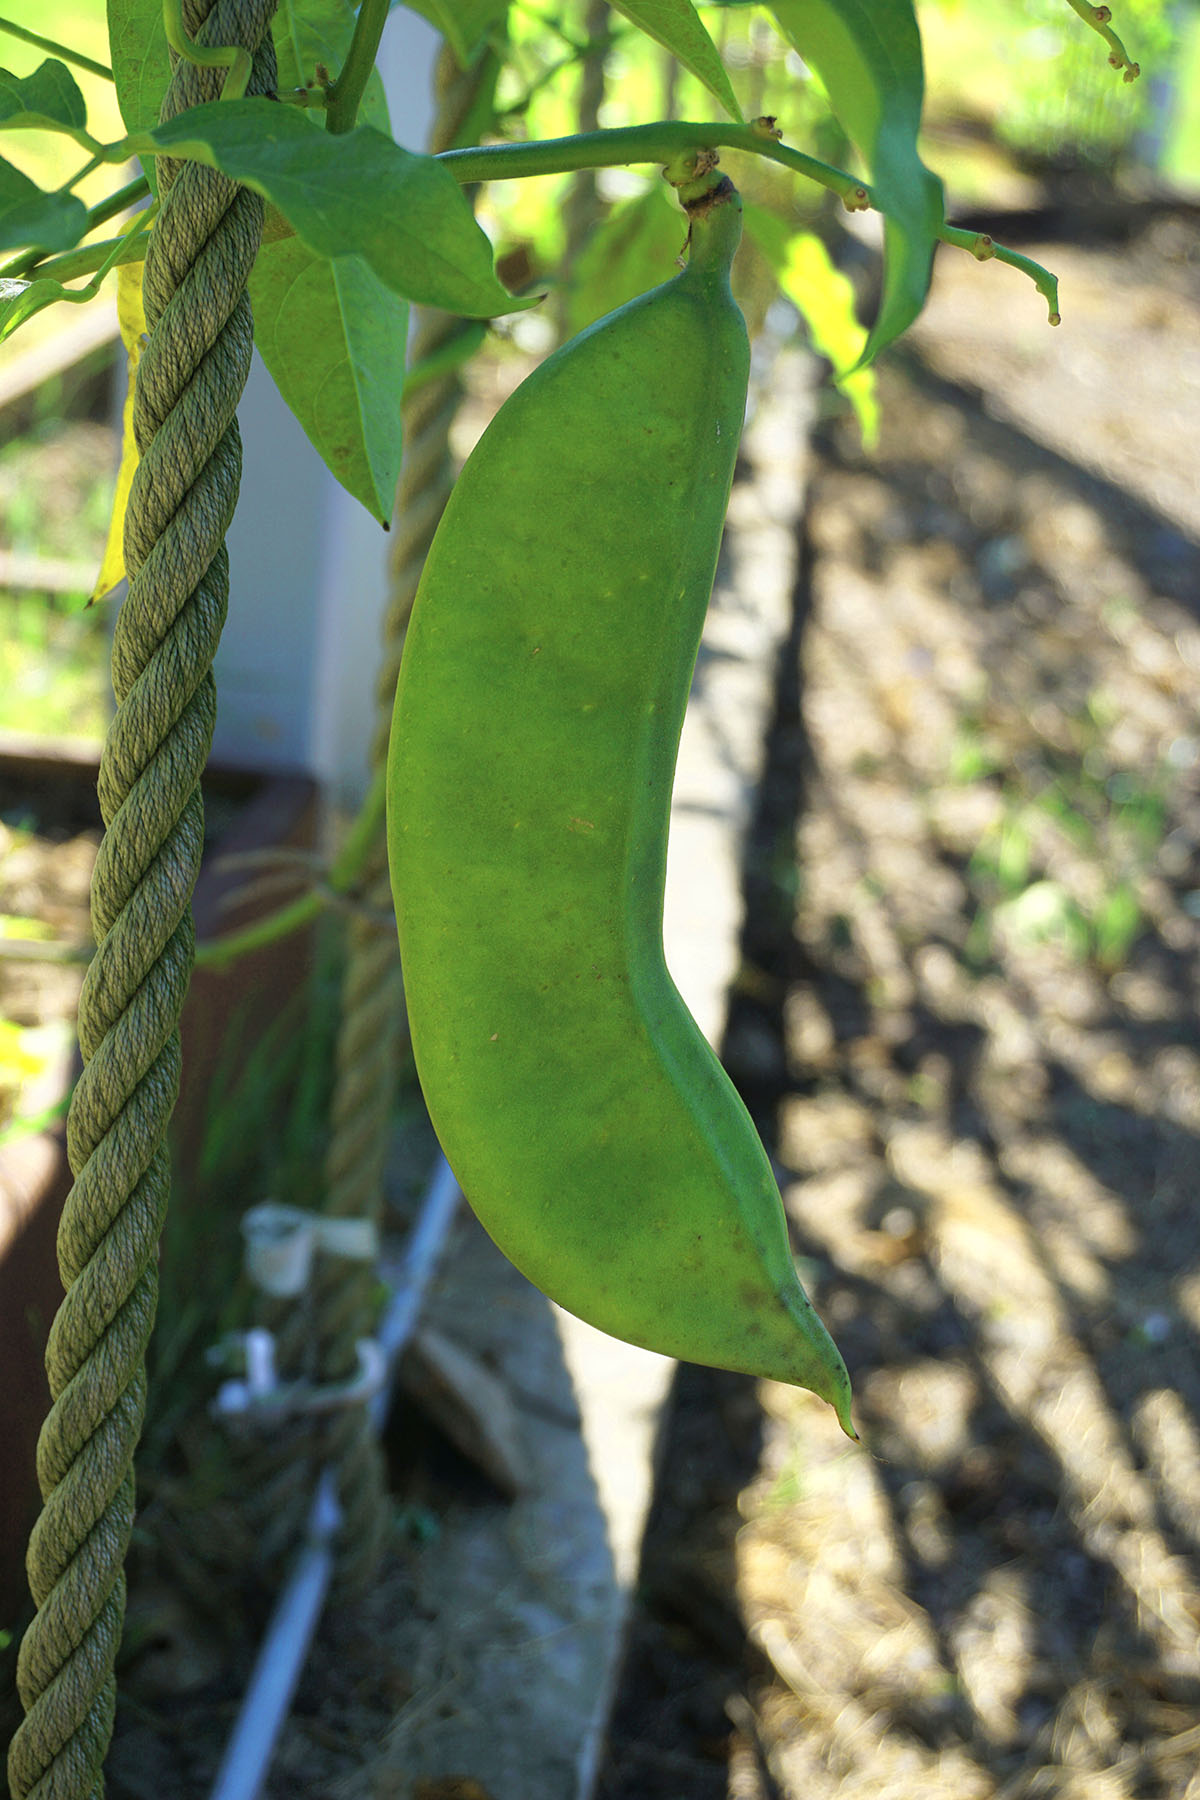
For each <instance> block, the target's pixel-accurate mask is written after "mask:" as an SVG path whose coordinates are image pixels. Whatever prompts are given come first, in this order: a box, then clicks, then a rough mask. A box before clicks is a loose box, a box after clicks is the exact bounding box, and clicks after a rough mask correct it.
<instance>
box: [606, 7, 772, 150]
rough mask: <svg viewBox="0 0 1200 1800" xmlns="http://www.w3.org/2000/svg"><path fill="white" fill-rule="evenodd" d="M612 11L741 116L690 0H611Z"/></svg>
mask: <svg viewBox="0 0 1200 1800" xmlns="http://www.w3.org/2000/svg"><path fill="white" fill-rule="evenodd" d="M612 5H613V11H614V12H619V13H624V15H625V17H626V18H627V19H628V20H629V22H630V24H631V25H636V26H637V28H638V30H639V31H644V32H645V34H646V36H647V37H651V38H653V39H654V41H655V43H658V44H662V46H663V47H664V49H666V50H669V51H670V53H671V55H672V56H673V57H675V58H676V59H677V61H679V62H681V63H682V64H683V66H684V68H685V69H687V70H688V71H689V72H690V73H691V74H693V75H694V76H695V77H696V80H697V81H699V82H701V83H702V84H703V85H704V86H705V87H706V88H707V89H708V91H709V93H710V94H712V95H713V96H714V98H716V99H717V100H719V101H720V103H721V105H722V106H723V107H724V108H725V111H726V112H727V113H728V114H729V116H730V118H731V119H737V120H738V121H739V122H740V121H741V118H742V109H741V107H740V106H739V105H738V101H737V95H736V94H735V93H734V91H733V88H732V87H731V86H730V82H729V76H728V75H727V74H726V72H725V65H724V63H723V62H722V61H721V58H720V56H719V54H718V52H717V47H716V45H715V44H714V43H713V41H712V39H711V38H710V37H709V35H708V33H707V31H706V30H705V29H704V27H703V25H702V24H701V23H700V19H699V17H698V15H697V12H696V9H695V7H694V6H693V5H692V0H612Z"/></svg>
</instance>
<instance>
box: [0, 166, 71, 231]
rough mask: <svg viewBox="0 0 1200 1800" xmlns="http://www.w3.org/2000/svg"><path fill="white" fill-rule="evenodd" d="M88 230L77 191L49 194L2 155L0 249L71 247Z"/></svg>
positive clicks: (0, 176) (0, 170)
mask: <svg viewBox="0 0 1200 1800" xmlns="http://www.w3.org/2000/svg"><path fill="white" fill-rule="evenodd" d="M86 230H87V207H86V206H85V205H84V204H83V201H82V200H79V199H77V198H76V196H75V195H74V194H47V193H45V192H43V190H42V189H41V188H40V187H39V186H38V185H37V183H36V182H35V181H31V180H30V179H29V177H28V175H24V174H22V172H21V171H20V169H14V168H13V167H12V165H11V163H7V162H5V161H4V159H3V157H0V250H24V249H26V248H30V249H32V248H35V247H36V248H37V249H39V250H70V249H71V248H73V246H74V245H75V244H77V243H78V242H79V240H80V238H81V237H82V236H83V234H84V232H85V231H86Z"/></svg>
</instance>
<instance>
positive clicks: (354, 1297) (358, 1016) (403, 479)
mask: <svg viewBox="0 0 1200 1800" xmlns="http://www.w3.org/2000/svg"><path fill="white" fill-rule="evenodd" d="M491 74H492V70H491V68H490V66H489V58H488V57H487V56H482V57H480V58H479V59H478V60H477V61H476V63H475V64H474V65H473V66H472V67H471V68H470V69H467V70H463V69H461V68H460V67H459V65H458V63H457V62H456V61H455V59H454V57H453V56H452V55H451V53H450V52H449V51H448V50H446V49H443V50H442V52H441V55H440V56H439V59H438V63H437V68H436V72H435V77H434V100H435V108H436V111H435V117H434V122H433V126H432V128H431V131H430V139H429V149H430V151H431V152H434V153H436V152H437V151H439V150H444V149H449V148H450V147H451V146H452V145H453V144H455V143H456V142H457V141H458V139H459V135H460V133H461V131H462V130H463V127H464V124H465V122H466V121H467V119H468V118H469V117H470V115H471V112H472V109H473V108H474V106H475V103H476V101H477V99H478V97H479V95H480V92H481V89H482V86H483V84H484V82H485V81H487V80H488V79H489V77H490V75H491ZM461 329H462V325H461V322H460V321H459V320H458V319H456V318H453V317H451V316H449V315H447V314H444V313H438V312H433V311H422V312H420V313H419V314H418V315H417V319H416V323H415V327H414V338H413V358H414V360H415V361H417V362H420V361H423V360H424V359H425V357H427V356H428V355H430V354H431V353H432V352H433V351H434V350H435V349H438V348H440V347H441V346H442V345H443V344H445V343H446V342H447V341H448V340H449V339H450V338H452V337H453V336H455V335H457V333H458V332H459V331H460V330H461ZM461 393H462V388H461V384H460V382H459V380H458V377H457V375H456V374H455V373H451V374H449V375H446V376H444V377H441V378H437V379H434V380H431V381H429V382H427V383H425V385H424V386H423V387H420V388H418V389H417V391H416V392H415V393H414V394H413V395H411V396H410V398H409V399H408V401H406V403H405V407H404V462H403V465H402V468H401V473H400V480H399V484H398V487H397V492H396V514H397V525H396V536H395V542H394V548H393V553H392V558H391V563H390V570H389V575H390V579H389V595H388V607H387V612H386V615H385V618H384V623H383V631H382V638H383V643H382V650H381V655H380V665H379V674H378V679H377V684H376V693H375V730H374V734H373V737H372V742H371V750H370V767H371V770H372V772H374V771H376V770H378V769H380V768H381V767H382V766H383V765H384V763H385V762H386V760H387V747H388V736H389V732H390V729H391V718H392V703H393V700H394V697H395V690H396V677H397V675H398V673H399V668H400V655H401V651H402V650H403V647H404V636H405V632H406V630H407V626H408V619H409V615H410V613H411V611H412V603H413V599H414V597H415V595H416V591H417V582H418V580H419V579H420V574H421V569H422V566H423V565H424V561H425V557H426V554H427V552H428V550H429V545H430V543H431V541H432V539H433V534H434V531H435V530H436V528H437V523H438V520H439V519H440V518H441V516H442V510H443V508H444V507H445V504H446V501H447V500H448V498H449V496H450V490H451V488H452V487H453V485H454V470H453V463H452V459H451V454H450V427H451V425H452V423H453V420H454V415H455V413H456V412H457V410H458V404H459V400H460V398H461ZM360 894H361V898H362V901H363V905H364V909H365V911H364V914H360V915H358V916H356V917H355V918H354V919H353V920H352V921H351V923H350V927H349V932H348V941H347V957H346V969H345V974H344V977H343V986H342V1011H341V1029H340V1033H339V1037H338V1045H337V1063H336V1073H335V1083H334V1093H333V1102H332V1110H331V1136H330V1144H329V1151H328V1155H327V1158H326V1165H325V1170H326V1200H325V1206H326V1210H327V1211H328V1212H329V1213H331V1214H335V1215H338V1216H341V1217H360V1218H373V1219H376V1220H378V1219H379V1218H380V1216H381V1214H382V1210H383V1177H384V1164H385V1160H386V1156H387V1150H388V1141H389V1137H390V1133H391V1128H392V1117H393V1109H394V1105H395V1098H396V1082H397V1074H398V1069H399V1061H400V1050H401V1046H402V1043H403V1037H404V988H403V983H402V979H401V973H400V956H399V951H398V948H397V944H396V932H395V928H394V926H393V925H392V924H391V923H390V915H391V907H392V898H391V888H390V884H389V880H388V866H387V845H386V841H385V836H384V833H383V831H382V830H381V831H380V833H379V835H378V838H377V839H376V842H375V843H374V845H373V846H372V849H371V852H370V855H369V857H368V860H367V862H366V865H365V867H364V870H363V875H362V879H361V884H360ZM370 915H374V916H375V917H376V918H378V917H380V916H382V917H383V918H385V919H387V920H388V921H389V922H388V924H387V925H385V926H382V927H381V926H380V925H379V924H376V923H372V921H371V917H370ZM314 1297H315V1304H316V1329H317V1337H318V1357H319V1361H320V1365H321V1370H322V1379H324V1380H326V1381H340V1380H345V1379H347V1378H348V1377H349V1375H350V1374H351V1373H352V1372H353V1369H354V1366H355V1348H354V1346H355V1342H356V1340H357V1339H358V1338H359V1337H361V1336H362V1335H363V1333H364V1331H368V1330H370V1328H371V1326H372V1324H373V1322H374V1314H375V1300H374V1277H373V1274H372V1272H371V1271H370V1270H368V1269H356V1270H354V1272H352V1273H351V1272H348V1271H347V1270H346V1267H345V1265H344V1264H342V1265H338V1264H326V1265H325V1267H324V1268H323V1269H321V1270H319V1272H318V1281H317V1286H316V1291H315V1296H314ZM322 1460H324V1461H327V1462H331V1463H332V1464H333V1465H334V1466H335V1467H336V1468H337V1469H338V1473H339V1492H340V1498H341V1503H342V1507H343V1512H344V1518H345V1523H344V1529H343V1532H342V1539H341V1544H342V1548H341V1554H340V1560H339V1576H340V1578H341V1579H342V1581H343V1582H344V1583H345V1584H346V1585H347V1586H349V1587H361V1586H362V1585H364V1584H365V1582H366V1581H367V1580H369V1579H370V1576H371V1573H372V1571H373V1569H374V1568H375V1566H376V1564H377V1561H378V1557H379V1554H380V1550H381V1547H382V1534H383V1528H384V1524H385V1520H386V1511H385V1507H384V1504H383V1502H384V1492H385V1480H384V1473H383V1463H382V1457H381V1453H380V1451H379V1448H378V1445H377V1443H376V1440H375V1437H374V1434H373V1432H372V1430H371V1426H370V1421H369V1418H368V1416H367V1413H366V1411H365V1409H362V1408H360V1409H357V1410H355V1411H353V1412H348V1413H342V1414H337V1415H335V1416H334V1418H333V1419H332V1421H331V1422H330V1424H329V1426H328V1427H327V1430H326V1432H325V1433H324V1442H323V1444H322Z"/></svg>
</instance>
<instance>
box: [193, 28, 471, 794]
mask: <svg viewBox="0 0 1200 1800" xmlns="http://www.w3.org/2000/svg"><path fill="white" fill-rule="evenodd" d="M439 44H440V39H439V38H438V36H437V34H436V32H434V30H433V29H432V27H431V26H429V25H427V24H426V22H425V21H424V20H423V19H421V18H419V17H418V16H417V15H416V14H415V13H412V12H409V11H408V10H407V9H405V8H403V7H398V8H397V9H396V10H395V11H394V12H393V13H392V14H391V16H390V18H389V20H388V24H387V29H386V30H385V33H384V39H383V44H382V46H381V51H380V57H379V68H380V72H381V74H382V76H383V81H384V86H385V88H386V91H387V97H388V106H389V109H390V112H391V120H392V132H393V135H394V136H395V138H396V140H397V142H398V143H400V144H403V145H404V147H405V148H406V149H409V150H420V149H423V148H424V145H425V141H426V137H427V134H428V131H429V126H430V123H431V119H432V110H433V108H432V99H431V93H432V76H433V67H434V62H435V60H436V56H437V51H438V47H439ZM397 404H399V396H397ZM238 418H239V420H240V423H241V428H242V439H243V444H244V453H245V460H244V466H243V473H242V489H241V496H240V499H239V501H238V510H237V515H236V517H235V518H234V522H233V525H232V527H231V529H230V532H229V540H228V541H229V561H230V599H229V619H228V622H227V624H226V627H225V632H224V636H223V637H222V640H221V647H220V650H219V651H218V654H217V661H216V676H217V697H218V713H217V731H216V737H215V740H214V744H213V758H214V760H215V761H219V762H222V763H233V764H236V765H237V766H239V767H242V768H251V769H264V770H266V769H273V770H283V769H287V770H299V771H302V772H304V773H307V774H311V775H314V776H315V777H316V778H317V779H318V780H319V781H320V782H321V783H322V785H323V786H324V787H325V789H326V792H327V796H328V798H329V800H330V801H331V802H332V803H333V804H334V805H335V806H337V807H343V806H348V805H352V804H354V802H355V801H356V799H357V798H358V797H359V796H360V795H361V794H362V792H363V790H364V788H365V786H366V774H367V754H368V746H369V743H370V738H371V731H372V725H373V706H374V698H373V695H374V675H375V669H376V667H377V664H378V660H379V634H380V629H381V620H382V614H383V608H384V604H385V599H386V572H387V570H386V565H387V548H388V539H387V534H386V533H385V532H384V531H383V530H382V529H381V527H380V526H379V524H378V523H377V522H376V521H375V520H374V519H372V518H371V517H370V516H369V515H368V514H367V513H366V512H365V511H364V509H363V508H362V507H361V506H359V505H358V504H357V502H356V501H354V500H352V499H351V498H350V496H349V495H348V494H347V493H346V492H345V491H344V489H342V488H341V487H340V486H339V485H338V483H337V482H336V481H335V480H334V479H333V477H332V476H331V475H330V474H329V473H328V472H327V471H326V469H325V467H324V465H323V464H322V463H321V461H320V459H319V458H318V456H317V454H316V452H315V451H314V450H313V449H312V447H311V445H310V444H309V442H308V439H307V438H306V437H305V436H304V433H303V432H302V431H301V429H300V427H299V426H298V425H297V424H296V421H295V420H294V419H293V417H292V415H291V413H290V412H289V411H288V409H287V407H286V406H285V405H284V404H283V401H282V400H281V399H280V398H279V395H278V394H277V393H276V391H275V387H274V384H273V383H272V381H271V378H270V376H269V375H268V374H267V372H266V369H265V368H264V366H263V364H262V361H261V359H260V358H259V356H258V354H257V352H256V353H255V357H254V365H253V368H252V370H251V374H250V380H249V382H248V383H247V387H246V392H245V395H244V398H243V401H242V405H241V407H240V409H239V412H238Z"/></svg>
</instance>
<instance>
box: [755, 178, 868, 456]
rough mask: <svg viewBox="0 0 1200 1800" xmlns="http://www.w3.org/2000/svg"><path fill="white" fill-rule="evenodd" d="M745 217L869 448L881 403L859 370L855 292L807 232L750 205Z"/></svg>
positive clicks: (860, 336) (862, 333)
mask: <svg viewBox="0 0 1200 1800" xmlns="http://www.w3.org/2000/svg"><path fill="white" fill-rule="evenodd" d="M744 216H745V221H746V235H747V236H748V237H750V238H752V239H753V240H754V242H755V243H756V244H757V246H758V248H759V250H760V251H761V252H762V254H763V255H764V256H765V257H766V259H767V261H768V262H769V263H770V265H771V267H772V269H773V270H774V272H775V278H776V280H777V281H778V283H779V286H780V290H781V291H782V293H783V294H784V295H786V297H787V298H788V299H789V300H790V301H791V303H792V305H793V306H794V307H795V308H796V310H797V312H798V313H799V314H800V316H801V318H802V319H803V320H804V322H805V324H806V325H807V326H808V331H809V336H810V338H811V339H812V344H813V348H814V349H815V350H817V351H819V352H820V354H821V355H822V356H825V357H828V359H829V361H830V362H831V363H832V365H833V378H834V380H835V381H836V383H837V385H838V387H839V388H840V389H841V390H842V392H843V393H844V394H845V396H846V398H847V399H848V400H849V402H850V404H851V405H852V406H853V408H854V411H855V414H856V415H857V418H858V424H859V429H860V430H861V432H862V434H863V442H864V443H865V444H866V446H867V448H868V449H870V448H872V447H873V446H874V444H875V442H876V440H877V438H878V435H879V402H878V399H877V397H876V392H875V375H874V371H873V370H872V369H871V368H870V367H867V368H865V369H860V368H858V367H857V364H858V361H859V358H860V357H861V356H862V353H863V346H864V345H865V343H866V341H867V330H866V327H865V326H864V325H861V324H860V323H859V321H858V317H857V315H856V313H855V311H854V288H853V286H852V285H851V283H850V281H849V279H848V278H847V277H846V276H845V275H843V274H842V273H841V271H840V269H837V268H835V267H834V265H833V263H832V262H831V261H830V259H829V252H828V250H826V248H825V245H824V244H823V243H822V242H821V239H820V238H819V237H816V236H814V234H813V233H812V232H811V231H798V232H793V231H790V230H789V229H788V225H787V222H786V221H785V220H784V219H781V218H780V217H779V215H778V213H773V212H771V211H770V210H769V209H768V208H767V207H765V206H757V205H755V203H754V202H753V201H749V200H748V201H747V202H746V203H745V210H744Z"/></svg>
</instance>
